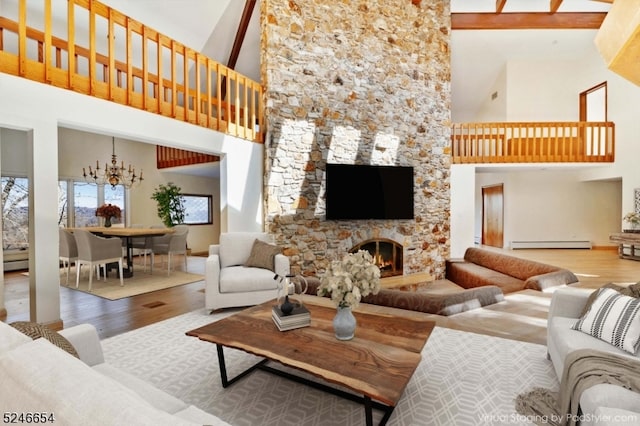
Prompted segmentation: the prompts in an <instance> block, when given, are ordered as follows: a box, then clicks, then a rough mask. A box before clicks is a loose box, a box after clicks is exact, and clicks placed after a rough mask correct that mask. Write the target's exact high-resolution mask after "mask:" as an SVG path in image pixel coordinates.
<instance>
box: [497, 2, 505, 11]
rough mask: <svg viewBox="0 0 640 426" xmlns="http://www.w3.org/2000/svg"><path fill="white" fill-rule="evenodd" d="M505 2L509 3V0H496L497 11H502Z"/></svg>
mask: <svg viewBox="0 0 640 426" xmlns="http://www.w3.org/2000/svg"><path fill="white" fill-rule="evenodd" d="M505 4H507V0H496V13H502V9H504V5H505Z"/></svg>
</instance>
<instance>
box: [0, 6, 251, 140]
mask: <svg viewBox="0 0 640 426" xmlns="http://www.w3.org/2000/svg"><path fill="white" fill-rule="evenodd" d="M54 4H55V10H54V9H53V8H52V0H28V1H27V0H18V2H17V3H15V5H17V7H16V6H15V5H14V6H13V7H12V5H13V3H10V4H6V5H3V7H2V9H0V72H3V73H7V74H12V75H16V76H20V77H24V78H28V79H30V80H34V81H38V82H40V83H45V84H50V85H53V86H57V87H61V88H65V89H69V90H74V91H76V92H79V93H82V94H85V95H89V96H94V97H97V98H102V99H106V100H109V101H113V102H117V103H119V104H122V105H128V106H131V107H134V108H138V109H141V110H145V111H149V112H153V113H156V114H161V115H164V116H167V117H172V118H175V119H177V120H181V121H185V122H189V123H192V124H196V125H199V126H203V127H207V128H209V129H213V130H217V131H220V132H224V133H227V134H230V135H233V136H237V137H240V138H244V139H248V140H251V141H254V142H259V143H261V142H262V141H263V135H262V129H264V126H263V105H262V86H261V85H260V84H259V83H257V82H255V81H252V80H250V79H249V78H247V77H245V76H243V75H241V74H239V73H237V72H235V71H233V70H231V69H229V68H227V67H225V66H224V65H222V64H220V63H218V62H216V61H214V60H212V59H210V58H208V57H206V56H204V55H202V54H200V53H198V52H196V51H194V50H193V49H190V48H188V47H186V46H184V45H182V44H180V43H179V42H177V41H175V40H172V39H171V38H169V37H167V36H165V35H163V34H160V33H159V32H157V31H155V30H153V29H151V28H149V27H147V26H145V25H144V24H142V23H140V22H138V21H135V20H134V19H131V18H129V17H127V16H125V15H123V14H122V13H120V12H118V11H117V10H114V9H112V8H110V7H108V6H106V5H104V4H102V3H100V2H98V1H95V0H68V1H64V2H63V1H55V2H54ZM12 9H15V10H12Z"/></svg>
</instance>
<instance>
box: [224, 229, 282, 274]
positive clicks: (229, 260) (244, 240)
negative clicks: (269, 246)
mask: <svg viewBox="0 0 640 426" xmlns="http://www.w3.org/2000/svg"><path fill="white" fill-rule="evenodd" d="M256 238H257V239H259V240H262V241H266V242H270V241H269V240H270V238H269V235H268V234H266V233H264V232H224V233H222V234H220V267H221V268H226V267H228V266H236V265H244V264H245V262H246V261H247V259H248V258H249V254H250V253H251V247H252V246H253V242H254V241H255V240H256Z"/></svg>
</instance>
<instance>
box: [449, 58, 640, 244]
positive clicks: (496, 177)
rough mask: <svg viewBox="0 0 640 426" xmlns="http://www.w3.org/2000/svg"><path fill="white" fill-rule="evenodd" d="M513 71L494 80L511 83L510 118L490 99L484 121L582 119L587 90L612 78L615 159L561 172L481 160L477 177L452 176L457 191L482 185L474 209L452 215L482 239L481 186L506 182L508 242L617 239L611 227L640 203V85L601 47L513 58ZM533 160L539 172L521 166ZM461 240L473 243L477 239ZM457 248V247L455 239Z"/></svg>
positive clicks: (615, 227) (617, 227) (541, 166)
mask: <svg viewBox="0 0 640 426" xmlns="http://www.w3.org/2000/svg"><path fill="white" fill-rule="evenodd" d="M506 70H507V71H506V76H504V78H503V77H502V76H501V77H500V78H499V79H498V80H497V81H496V83H495V85H494V86H495V87H496V88H499V87H501V85H502V81H504V82H506V93H505V95H506V97H507V100H506V117H505V118H501V117H500V116H501V115H502V109H501V106H500V105H501V104H500V103H498V104H494V105H489V104H487V105H485V107H484V108H483V109H482V111H481V112H480V113H479V115H478V118H477V120H478V121H564V120H566V121H578V119H579V94H580V92H583V91H585V90H587V89H589V88H591V87H593V86H595V85H597V84H600V83H602V82H604V81H606V82H607V86H608V119H609V121H612V122H614V123H615V126H616V127H615V139H616V161H615V163H613V164H610V165H597V166H594V165H593V164H582V165H577V166H574V170H572V171H558V170H557V167H556V166H557V165H550V164H535V165H522V166H520V167H519V166H513V165H500V164H483V165H477V167H476V176H475V182H474V180H473V179H471V178H469V177H468V173H464V174H463V176H467V179H463V180H458V181H454V180H453V179H452V194H456V193H457V192H460V191H462V192H463V193H466V192H468V187H469V185H473V186H475V191H476V193H475V197H474V199H475V208H474V210H473V213H472V212H465V211H462V212H459V211H457V210H456V209H455V205H454V204H453V203H452V212H451V214H452V218H457V220H458V221H459V222H460V221H462V222H464V223H468V222H473V223H474V224H475V236H476V238H479V237H480V235H481V232H482V227H481V217H482V198H481V188H482V186H485V185H490V184H495V183H504V188H505V245H507V246H508V244H509V242H510V241H512V240H525V239H526V240H538V241H539V240H548V239H551V240H575V239H589V240H591V241H592V242H593V244H595V245H600V246H607V245H611V244H610V243H609V241H608V235H609V233H612V232H619V231H620V229H621V228H622V216H623V215H624V214H625V213H626V212H630V211H633V208H634V200H633V189H634V188H640V173H638V172H637V170H638V166H637V159H638V158H640V143H638V135H640V88H639V87H637V86H635V85H633V84H632V83H629V82H628V81H626V80H624V79H622V78H621V77H619V76H618V75H616V74H614V73H612V72H610V71H608V70H607V69H606V67H605V65H604V62H603V60H602V59H601V57H600V55H599V54H598V52H597V51H596V49H595V46H594V47H593V49H592V51H591V52H589V53H588V54H586V55H585V56H584V57H582V58H579V59H575V60H557V61H539V60H536V61H524V60H519V61H511V62H509V63H508V64H507V67H506ZM499 96H500V92H499ZM531 166H533V167H534V168H535V171H528V172H526V171H525V172H522V171H521V170H520V171H514V170H518V169H522V168H523V167H531ZM459 167H463V166H460V165H453V166H452V176H454V175H455V170H456V169H458V168H459ZM464 167H467V166H464ZM571 167H572V166H569V168H571ZM565 168H566V167H565ZM542 169H547V170H545V171H543V170H542ZM487 170H488V171H487ZM465 215H466V219H464V217H465ZM454 232H455V229H454V223H453V222H452V235H453V234H454ZM457 243H458V244H466V245H472V244H473V240H472V239H467V240H466V241H459V242H457ZM451 250H452V252H454V251H455V249H454V247H453V241H452V249H451Z"/></svg>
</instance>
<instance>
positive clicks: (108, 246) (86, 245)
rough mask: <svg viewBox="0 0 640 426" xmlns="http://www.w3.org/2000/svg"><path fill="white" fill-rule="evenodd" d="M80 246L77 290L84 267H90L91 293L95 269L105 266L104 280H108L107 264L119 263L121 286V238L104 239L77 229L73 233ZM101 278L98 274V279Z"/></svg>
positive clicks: (77, 262)
mask: <svg viewBox="0 0 640 426" xmlns="http://www.w3.org/2000/svg"><path fill="white" fill-rule="evenodd" d="M73 236H74V237H75V240H76V244H77V246H78V259H77V260H76V288H78V284H79V283H80V270H81V268H82V265H89V291H91V285H92V283H93V268H94V267H97V268H98V271H99V270H100V266H104V280H105V281H106V280H107V264H108V263H115V262H117V263H118V276H119V277H120V285H121V286H123V285H124V281H123V280H122V243H121V242H120V238H103V237H98V236H96V235H93V234H92V233H91V232H89V231H85V230H81V229H76V230H75V231H74V232H73ZM99 278H100V276H99V272H98V279H99Z"/></svg>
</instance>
